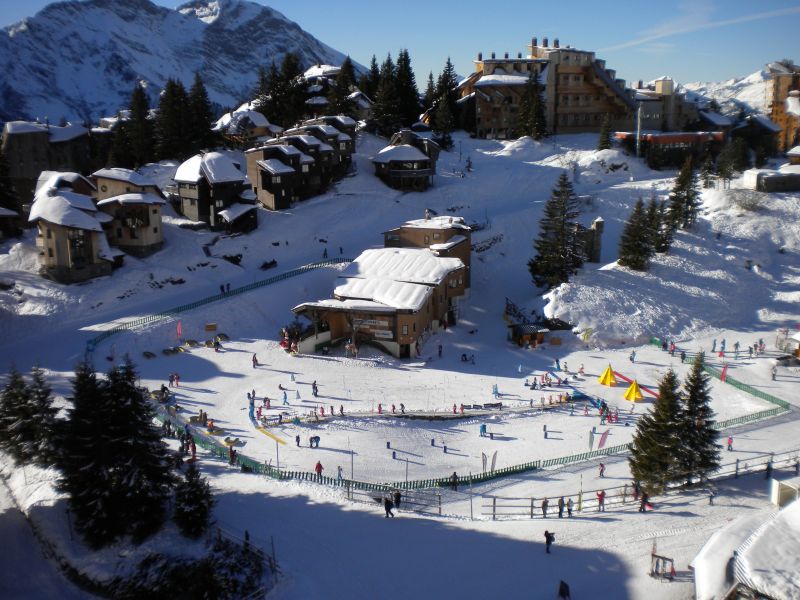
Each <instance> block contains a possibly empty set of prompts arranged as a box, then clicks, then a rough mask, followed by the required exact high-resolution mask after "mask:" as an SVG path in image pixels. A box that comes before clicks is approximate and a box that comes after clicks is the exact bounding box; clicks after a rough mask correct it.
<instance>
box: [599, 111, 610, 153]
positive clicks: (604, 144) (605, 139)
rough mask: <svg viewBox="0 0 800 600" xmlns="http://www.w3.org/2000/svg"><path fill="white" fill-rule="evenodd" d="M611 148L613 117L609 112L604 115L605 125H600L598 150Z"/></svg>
mask: <svg viewBox="0 0 800 600" xmlns="http://www.w3.org/2000/svg"><path fill="white" fill-rule="evenodd" d="M610 148H611V119H610V118H609V116H608V113H606V115H605V116H604V117H603V125H602V126H601V127H600V137H599V138H598V140H597V149H598V150H608V149H610Z"/></svg>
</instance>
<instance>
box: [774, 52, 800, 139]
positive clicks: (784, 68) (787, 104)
mask: <svg viewBox="0 0 800 600" xmlns="http://www.w3.org/2000/svg"><path fill="white" fill-rule="evenodd" d="M767 71H768V73H769V80H768V81H767V106H768V108H769V118H770V119H771V120H772V121H773V122H774V123H776V124H777V125H778V127H780V129H781V131H780V135H779V136H778V141H777V145H778V150H779V151H781V152H785V151H787V150H789V149H790V148H792V147H793V146H796V145H798V144H800V66H798V65H796V64H794V63H793V62H791V61H788V60H782V61H779V62H774V63H770V64H768V65H767Z"/></svg>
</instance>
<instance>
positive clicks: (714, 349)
mask: <svg viewBox="0 0 800 600" xmlns="http://www.w3.org/2000/svg"><path fill="white" fill-rule="evenodd" d="M716 351H717V338H714V341H713V342H712V343H711V354H714V352H716Z"/></svg>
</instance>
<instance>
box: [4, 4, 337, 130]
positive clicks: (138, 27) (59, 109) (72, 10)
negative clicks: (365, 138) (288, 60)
mask: <svg viewBox="0 0 800 600" xmlns="http://www.w3.org/2000/svg"><path fill="white" fill-rule="evenodd" d="M287 52H294V53H296V54H297V55H298V56H299V57H300V60H301V62H302V64H303V66H305V67H309V66H311V65H313V64H316V63H318V62H322V63H328V64H340V63H341V62H342V60H343V59H344V55H343V54H342V53H341V52H338V51H336V50H334V49H333V48H330V47H329V46H326V45H325V44H324V43H322V42H321V41H319V40H317V39H316V38H315V37H313V36H312V35H311V34H309V33H307V32H306V31H304V30H303V29H301V28H300V26H298V25H297V24H296V23H294V22H292V21H290V20H288V19H287V18H286V17H284V16H283V15H282V14H281V13H279V12H277V11H275V10H273V9H271V8H269V7H266V6H262V5H260V4H256V3H254V2H247V1H246V0H195V1H193V2H189V3H187V4H184V5H183V6H180V7H178V8H177V9H175V10H170V9H168V8H164V7H161V6H157V5H156V4H153V3H152V2H151V1H150V0H126V1H125V2H117V1H114V0H88V1H87V2H77V1H75V0H70V1H67V2H59V3H54V4H50V5H49V6H47V7H46V8H44V9H43V10H41V11H40V12H39V13H38V14H36V16H34V17H30V18H28V19H25V20H23V21H21V22H20V23H17V24H15V25H11V26H9V27H6V28H4V29H2V30H0V57H3V58H2V60H1V61H0V62H1V63H2V66H3V68H2V69H0V121H2V120H12V119H20V118H26V119H32V118H40V119H42V120H43V119H44V118H45V117H47V118H49V119H50V121H51V122H57V121H58V120H60V119H61V118H62V117H64V118H67V119H73V120H80V119H85V120H89V121H96V120H97V119H98V118H99V117H101V116H108V115H113V114H116V112H117V111H118V110H119V109H120V108H123V107H125V106H127V102H128V101H129V99H130V95H131V91H132V89H133V87H134V85H135V83H136V82H137V81H141V82H143V83H144V85H145V86H146V87H147V88H148V92H149V95H150V100H151V103H155V101H157V98H158V93H159V91H160V90H161V88H162V87H163V85H164V83H165V82H166V80H167V79H168V78H170V77H173V78H174V77H177V78H179V79H181V80H182V81H183V82H184V83H185V84H187V85H189V84H191V81H192V78H193V77H194V74H195V72H199V73H200V74H201V75H202V77H203V79H204V81H205V84H206V87H207V88H208V93H209V96H210V99H211V101H212V102H214V103H216V104H218V105H219V106H220V107H230V106H234V105H238V104H240V103H241V101H242V100H243V99H245V98H249V97H250V96H251V94H252V90H253V88H254V86H255V83H256V80H257V77H258V69H259V67H265V68H266V67H268V66H269V64H270V63H271V62H272V61H275V62H276V63H278V64H279V63H280V62H281V60H282V58H283V56H284V54H286V53H287Z"/></svg>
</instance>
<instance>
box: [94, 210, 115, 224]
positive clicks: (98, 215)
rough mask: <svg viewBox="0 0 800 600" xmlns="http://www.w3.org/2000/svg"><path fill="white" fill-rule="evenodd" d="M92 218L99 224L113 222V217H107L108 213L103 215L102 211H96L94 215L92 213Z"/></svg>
mask: <svg viewBox="0 0 800 600" xmlns="http://www.w3.org/2000/svg"><path fill="white" fill-rule="evenodd" d="M92 216H93V217H94V218H95V219H97V220H98V222H99V223H101V224H105V223H111V221H113V220H114V217H113V216H111V215H109V214H108V213H104V212H103V211H100V210H98V211H97V212H96V213H92Z"/></svg>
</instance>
